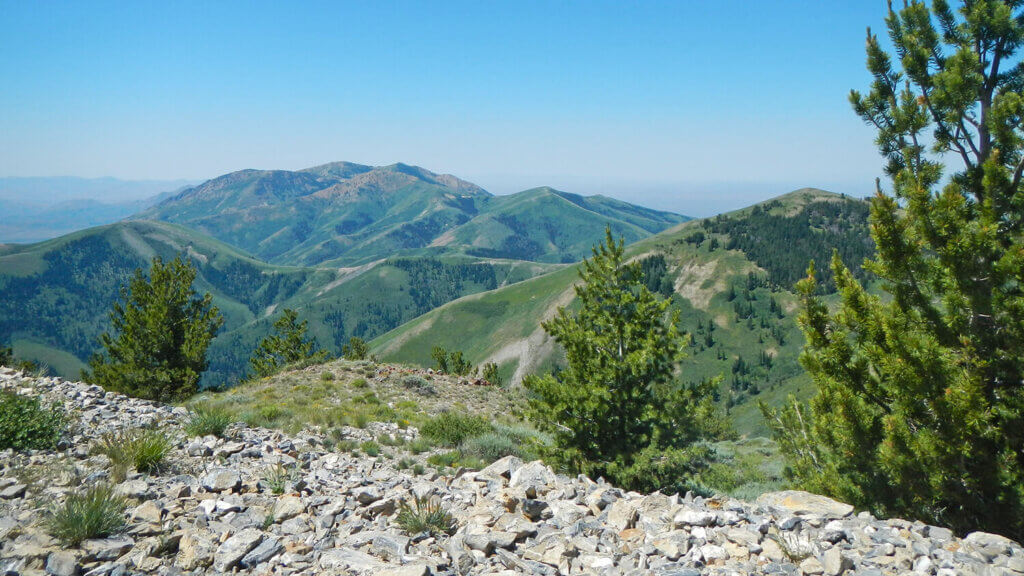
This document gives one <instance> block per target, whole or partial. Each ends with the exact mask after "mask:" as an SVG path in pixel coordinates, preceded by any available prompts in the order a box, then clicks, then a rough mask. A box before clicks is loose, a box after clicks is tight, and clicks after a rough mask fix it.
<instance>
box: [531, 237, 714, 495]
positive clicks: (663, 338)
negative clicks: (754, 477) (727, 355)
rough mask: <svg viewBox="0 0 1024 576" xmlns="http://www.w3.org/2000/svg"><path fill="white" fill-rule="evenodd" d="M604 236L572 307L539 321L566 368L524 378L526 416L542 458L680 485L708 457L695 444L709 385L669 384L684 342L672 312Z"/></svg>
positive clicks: (708, 405)
mask: <svg viewBox="0 0 1024 576" xmlns="http://www.w3.org/2000/svg"><path fill="white" fill-rule="evenodd" d="M606 236H607V237H606V240H605V242H604V243H603V244H600V245H598V246H596V247H595V248H594V250H593V258H591V259H589V260H586V261H585V262H584V263H583V266H582V268H581V270H580V279H581V280H582V283H581V284H579V285H577V286H576V288H575V290H576V297H577V299H578V300H579V304H580V307H579V310H578V311H576V312H571V311H570V310H569V309H566V308H561V309H559V311H558V315H557V316H556V317H555V318H553V319H552V320H550V321H548V322H545V323H544V324H543V326H544V329H545V330H546V331H547V332H548V333H549V334H550V335H551V336H553V337H554V339H555V340H556V341H557V342H558V343H559V344H561V345H562V346H563V347H564V348H565V352H566V358H567V361H568V365H567V367H566V368H565V369H564V370H562V371H561V372H559V373H558V374H557V375H547V376H543V377H538V376H532V375H531V376H529V377H527V378H526V380H525V382H524V384H525V386H526V388H527V389H528V390H529V391H530V393H531V397H530V401H529V403H530V411H531V416H532V420H533V421H534V422H536V424H537V425H538V426H539V427H540V428H541V429H543V430H545V431H548V432H550V433H551V434H552V435H553V437H554V438H555V446H554V448H553V449H552V450H551V451H550V453H549V454H548V457H549V458H550V459H552V460H553V461H555V462H557V463H559V464H561V465H562V466H564V467H566V468H569V469H572V470H574V471H579V472H583V473H586V474H589V475H591V476H594V477H596V476H598V475H603V476H605V477H607V478H609V479H611V480H613V481H615V482H616V483H618V484H619V485H621V486H624V487H627V488H631V489H640V490H657V489H679V488H682V487H684V486H685V485H686V483H687V481H688V480H689V478H690V477H691V476H692V475H693V473H694V472H696V471H698V470H699V469H700V468H701V467H702V465H703V464H704V463H705V462H706V460H707V458H708V457H709V456H710V452H709V450H708V449H707V448H706V447H703V446H701V445H698V444H696V442H697V441H698V440H701V439H703V438H705V437H707V436H708V435H709V433H710V429H709V427H708V426H707V424H708V423H709V422H710V418H709V417H710V416H711V415H712V413H713V407H712V392H713V390H714V388H715V387H716V386H717V382H716V381H711V382H706V383H702V384H700V385H695V386H685V385H682V384H680V383H678V382H677V381H676V379H675V370H676V366H677V365H678V362H679V361H680V360H681V359H682V357H683V355H684V353H683V347H684V346H685V345H686V338H685V337H684V336H683V335H681V334H680V333H679V332H678V330H677V328H676V326H677V324H678V320H679V318H678V312H673V313H672V314H669V313H668V309H669V305H670V302H669V301H668V300H663V299H659V298H657V297H655V296H654V294H652V293H651V291H650V290H649V289H648V288H647V287H646V286H645V285H644V282H643V278H642V275H641V274H640V270H639V264H638V263H635V262H634V263H632V264H624V263H623V261H622V255H623V242H622V241H621V240H620V241H619V242H616V241H615V239H614V238H613V237H612V235H611V230H610V229H609V230H607V231H606Z"/></svg>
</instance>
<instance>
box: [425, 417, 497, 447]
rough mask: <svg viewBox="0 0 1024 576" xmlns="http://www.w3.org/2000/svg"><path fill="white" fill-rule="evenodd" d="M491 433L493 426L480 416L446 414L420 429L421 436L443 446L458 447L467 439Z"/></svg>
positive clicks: (429, 421)
mask: <svg viewBox="0 0 1024 576" xmlns="http://www.w3.org/2000/svg"><path fill="white" fill-rule="evenodd" d="M490 431H491V425H490V424H489V423H488V422H487V421H486V420H484V419H483V418H481V417H479V416H472V415H468V414H457V413H455V412H444V413H442V414H440V415H438V416H436V417H434V418H431V419H430V420H428V421H427V422H426V423H424V424H423V426H422V427H420V434H422V435H423V436H424V437H425V438H427V439H428V440H432V441H434V442H437V443H438V444H441V445H442V446H458V445H459V444H461V443H462V442H463V441H464V440H466V439H467V438H472V437H473V436H479V435H480V434H483V433H485V432H490Z"/></svg>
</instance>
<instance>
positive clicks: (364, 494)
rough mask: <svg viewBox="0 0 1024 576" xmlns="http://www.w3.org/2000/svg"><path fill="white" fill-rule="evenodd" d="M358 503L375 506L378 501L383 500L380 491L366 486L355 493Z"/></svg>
mask: <svg viewBox="0 0 1024 576" xmlns="http://www.w3.org/2000/svg"><path fill="white" fill-rule="evenodd" d="M355 497H356V502H359V503H360V504H362V505H363V506H367V505H369V504H373V503H374V502H376V501H377V500H380V499H381V495H380V490H378V489H377V488H375V487H373V486H364V487H362V488H360V489H358V490H356V493H355Z"/></svg>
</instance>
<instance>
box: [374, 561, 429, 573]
mask: <svg viewBox="0 0 1024 576" xmlns="http://www.w3.org/2000/svg"><path fill="white" fill-rule="evenodd" d="M428 574H430V569H429V568H428V567H427V565H426V564H409V565H406V566H398V567H397V568H382V569H380V570H377V572H376V574H375V576H427V575H428Z"/></svg>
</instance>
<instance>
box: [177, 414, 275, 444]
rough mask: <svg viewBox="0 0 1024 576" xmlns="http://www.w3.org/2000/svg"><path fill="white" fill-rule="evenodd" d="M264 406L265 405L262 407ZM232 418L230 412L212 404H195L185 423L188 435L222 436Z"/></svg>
mask: <svg viewBox="0 0 1024 576" xmlns="http://www.w3.org/2000/svg"><path fill="white" fill-rule="evenodd" d="M264 408H266V407H264ZM233 420H234V418H233V416H232V415H231V413H230V412H228V411H227V410H225V409H224V408H218V407H214V406H196V407H195V408H193V409H192V417H191V418H190V419H189V421H188V424H186V425H185V432H186V433H187V434H188V435H189V436H216V437H218V438H223V437H224V429H225V428H227V427H228V425H229V424H231V422H232V421H233Z"/></svg>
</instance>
